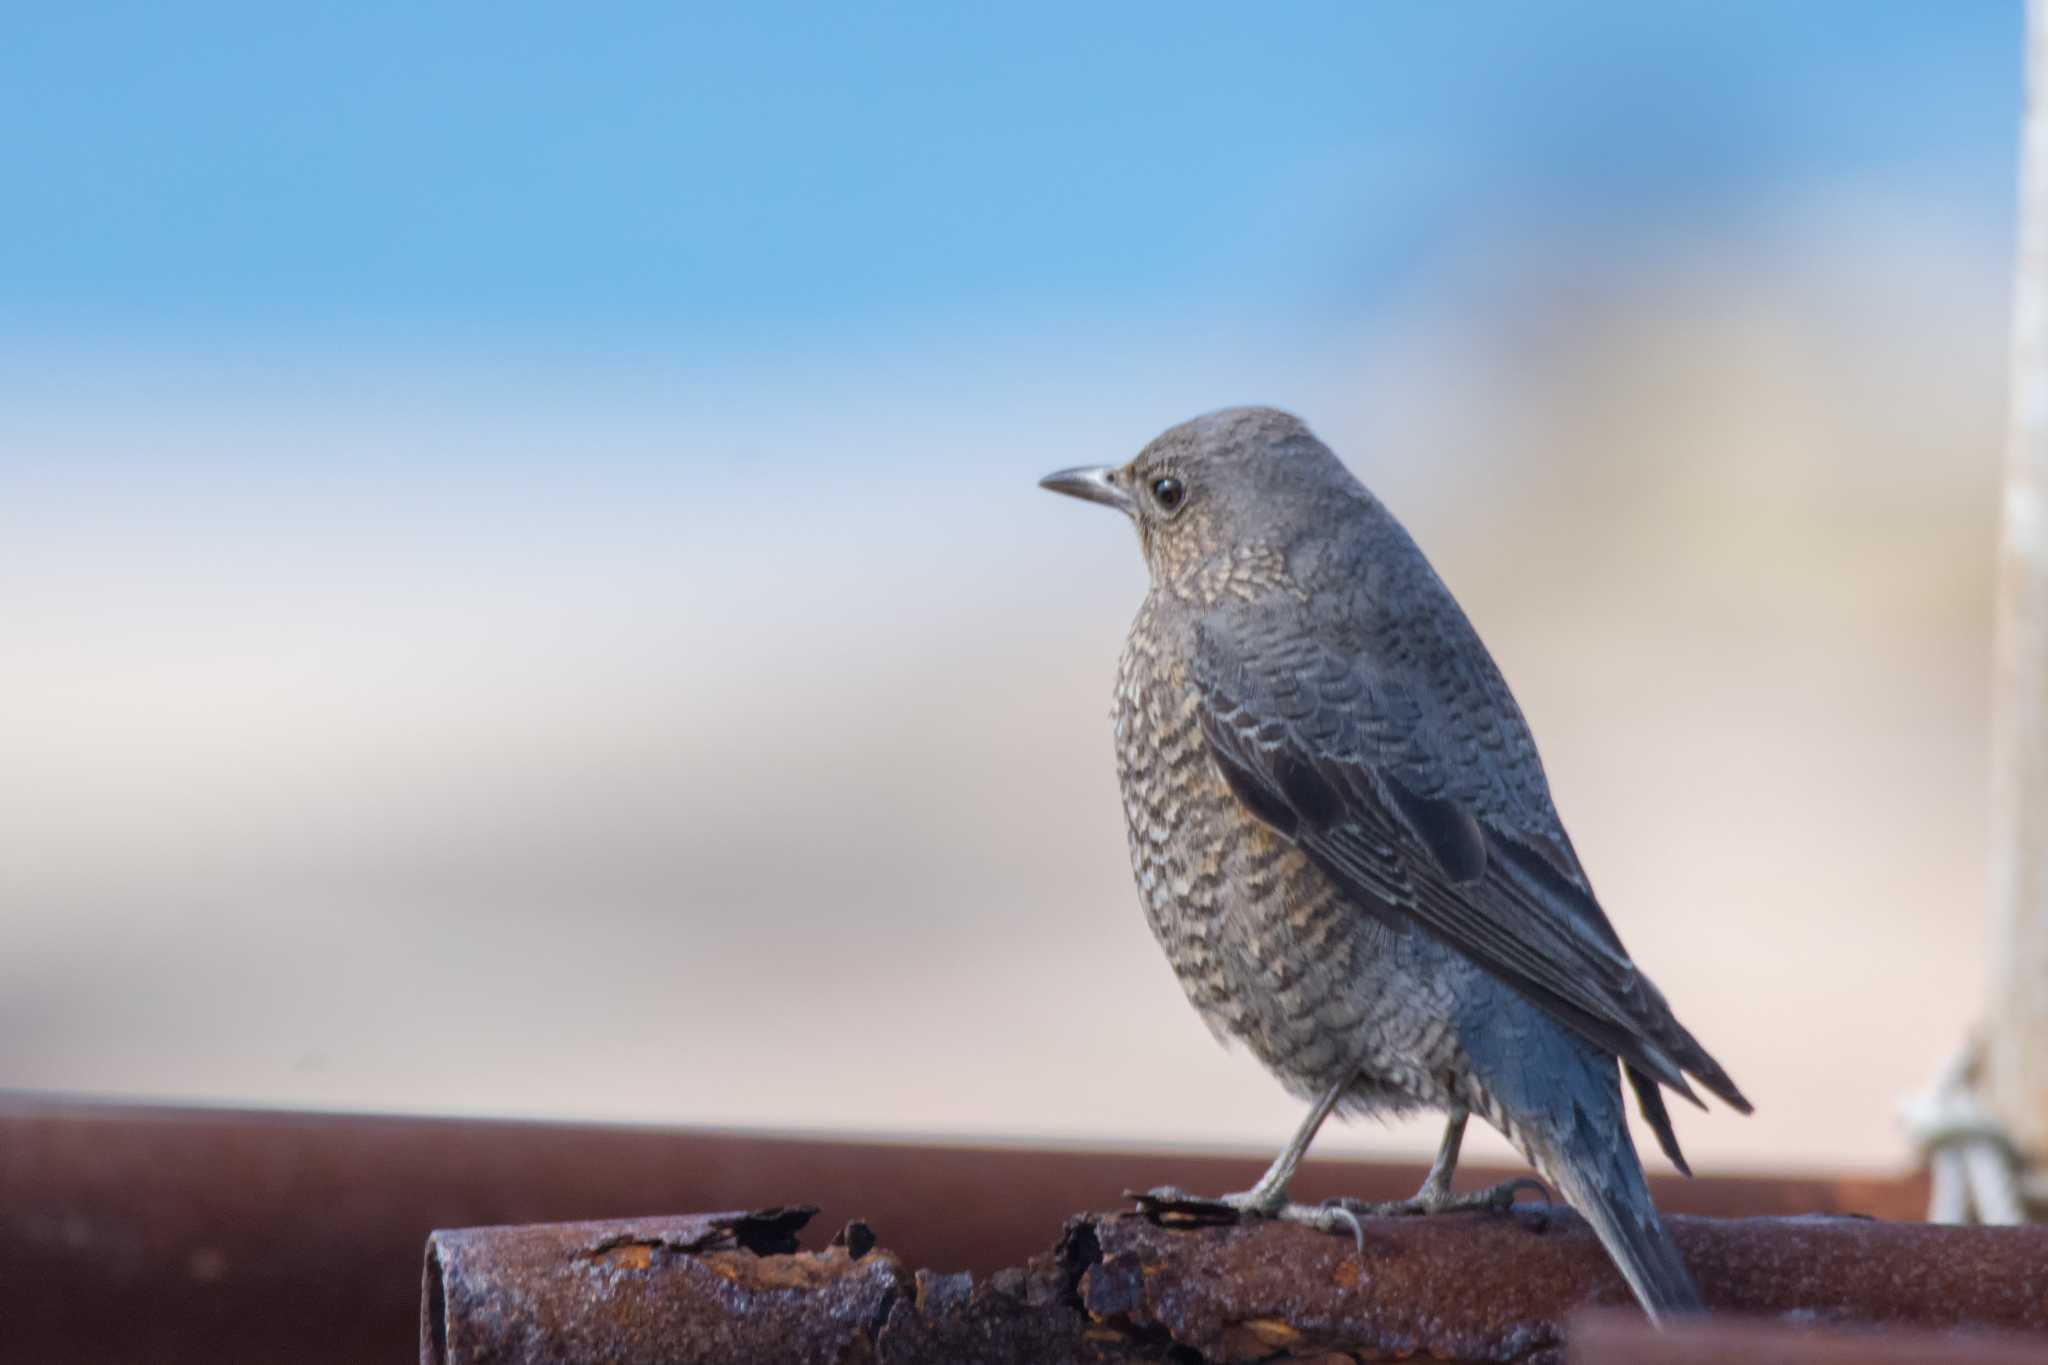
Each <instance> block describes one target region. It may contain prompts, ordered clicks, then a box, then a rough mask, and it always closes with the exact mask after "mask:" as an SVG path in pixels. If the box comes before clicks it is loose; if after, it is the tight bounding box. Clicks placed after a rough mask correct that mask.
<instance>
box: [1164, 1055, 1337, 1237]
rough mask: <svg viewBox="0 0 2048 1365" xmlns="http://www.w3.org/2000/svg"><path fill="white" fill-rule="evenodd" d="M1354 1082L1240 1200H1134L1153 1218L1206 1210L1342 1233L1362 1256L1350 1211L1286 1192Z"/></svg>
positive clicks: (1170, 1195)
mask: <svg viewBox="0 0 2048 1365" xmlns="http://www.w3.org/2000/svg"><path fill="white" fill-rule="evenodd" d="M1351 1079H1352V1078H1351V1077H1349V1076H1346V1077H1345V1078H1344V1079H1343V1080H1341V1081H1339V1082H1337V1084H1335V1085H1333V1086H1331V1087H1330V1089H1329V1091H1328V1093H1326V1094H1325V1095H1324V1096H1323V1097H1322V1098H1321V1099H1319V1100H1317V1101H1316V1103H1315V1107H1314V1108H1312V1109H1310V1110H1309V1111H1308V1117H1307V1118H1305V1119H1303V1120H1302V1121H1301V1126H1300V1127H1299V1128H1297V1129H1295V1130H1294V1136H1293V1137H1291V1138H1289V1139H1288V1141H1287V1146H1286V1147H1284V1148H1282V1149H1281V1151H1280V1155H1279V1156H1276V1157H1274V1158H1273V1164H1272V1165H1270V1166H1268V1167H1267V1168H1266V1173H1265V1174H1264V1175H1262V1176H1260V1177H1259V1179H1258V1183H1257V1184H1255V1185H1253V1186H1252V1187H1251V1188H1250V1189H1248V1190H1243V1191H1240V1192H1239V1193H1237V1194H1226V1195H1223V1196H1222V1197H1220V1198H1217V1199H1203V1198H1201V1197H1199V1196H1196V1195H1191V1194H1189V1193H1188V1192H1187V1191H1185V1190H1181V1189H1176V1188H1174V1187H1173V1186H1171V1185H1166V1186H1162V1187H1160V1188H1159V1189H1156V1190H1151V1191H1148V1192H1147V1193H1145V1194H1141V1195H1135V1196H1133V1197H1134V1198H1136V1199H1137V1201H1138V1204H1139V1206H1140V1207H1141V1208H1143V1209H1145V1210H1146V1211H1147V1212H1149V1213H1162V1212H1164V1213H1177V1214H1180V1215H1182V1216H1184V1217H1185V1216H1190V1215H1193V1216H1196V1217H1199V1215H1200V1214H1201V1213H1202V1212H1203V1211H1204V1210H1209V1209H1213V1210H1219V1211H1222V1212H1224V1213H1226V1214H1228V1215H1229V1216H1232V1217H1235V1218H1237V1219H1239V1220H1243V1219H1248V1218H1277V1219H1279V1220H1280V1221H1281V1222H1285V1223H1301V1224H1303V1225H1304V1226H1307V1227H1312V1228H1315V1229H1317V1230H1318V1231H1321V1232H1335V1231H1337V1230H1338V1229H1339V1228H1342V1229H1344V1230H1345V1231H1348V1232H1349V1233H1350V1234H1351V1235H1352V1236H1353V1237H1354V1238H1356V1239H1357V1241H1358V1247H1359V1250H1361V1251H1363V1250H1364V1249H1365V1229H1364V1227H1362V1226H1361V1225H1360V1224H1359V1221H1358V1218H1357V1216H1356V1215H1355V1214H1353V1213H1352V1212H1351V1210H1350V1209H1348V1208H1345V1207H1343V1206H1342V1205H1340V1204H1335V1203H1324V1204H1296V1203H1294V1202H1292V1201H1291V1200H1289V1199H1288V1197H1287V1186H1288V1183H1289V1182H1290V1181H1292V1180H1293V1179H1294V1168H1295V1167H1297V1166H1299V1165H1300V1164H1301V1159H1302V1157H1303V1156H1305V1155H1307V1153H1308V1145H1309V1144H1310V1143H1311V1142H1314V1141H1315V1139H1316V1131H1317V1130H1318V1129H1320V1128H1321V1127H1322V1126H1323V1120H1324V1119H1326V1118H1328V1117H1330V1111H1331V1110H1332V1109H1335V1108H1336V1107H1337V1101H1338V1100H1340V1099H1342V1098H1343V1097H1344V1092H1345V1091H1347V1090H1349V1089H1350V1088H1351Z"/></svg>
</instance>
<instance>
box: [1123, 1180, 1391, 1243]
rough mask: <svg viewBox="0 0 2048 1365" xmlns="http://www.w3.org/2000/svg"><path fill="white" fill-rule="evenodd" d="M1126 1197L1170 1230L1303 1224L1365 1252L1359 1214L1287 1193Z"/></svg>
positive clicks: (1178, 1192) (1174, 1192) (1177, 1192)
mask: <svg viewBox="0 0 2048 1365" xmlns="http://www.w3.org/2000/svg"><path fill="white" fill-rule="evenodd" d="M1124 1197H1125V1198H1126V1199H1131V1200H1135V1201H1136V1203H1137V1205H1138V1212H1140V1213H1142V1214H1144V1215H1145V1216H1146V1217H1148V1218H1151V1219H1153V1220H1154V1221H1156V1222H1159V1223H1162V1224H1165V1225H1166V1226H1169V1227H1205V1226H1213V1225H1215V1224H1218V1223H1248V1222H1250V1221H1252V1220H1253V1219H1255V1218H1270V1219H1273V1220H1274V1221H1276V1222H1281V1223H1299V1224H1300V1225H1301V1226H1303V1227H1307V1228H1314V1229H1315V1230H1316V1231H1317V1232H1348V1233H1350V1234H1351V1237H1352V1240H1353V1241H1355V1242H1356V1243H1357V1244H1358V1249H1359V1251H1361V1252H1363V1251H1364V1250H1365V1226H1364V1224H1362V1223H1360V1222H1359V1221H1358V1215H1357V1214H1355V1213H1353V1212H1352V1211H1351V1210H1350V1209H1348V1208H1345V1207H1343V1206H1342V1205H1341V1204H1339V1203H1336V1202H1335V1201H1329V1202H1325V1203H1321V1204H1297V1203H1295V1202H1293V1201H1292V1200H1290V1199H1289V1198H1288V1197H1287V1191H1285V1190H1264V1189H1256V1188H1255V1189H1249V1190H1245V1191H1242V1192H1241V1193H1238V1194H1225V1195H1219V1196H1217V1197H1216V1198H1214V1199H1209V1198H1205V1197H1203V1196H1201V1195H1197V1194H1189V1193H1188V1192H1187V1191H1186V1190H1183V1189H1178V1188H1176V1187H1174V1186H1172V1185H1162V1186H1160V1187H1159V1188H1158V1189H1156V1190H1146V1191H1144V1192H1142V1193H1140V1192H1139V1191H1137V1190H1125V1191H1124Z"/></svg>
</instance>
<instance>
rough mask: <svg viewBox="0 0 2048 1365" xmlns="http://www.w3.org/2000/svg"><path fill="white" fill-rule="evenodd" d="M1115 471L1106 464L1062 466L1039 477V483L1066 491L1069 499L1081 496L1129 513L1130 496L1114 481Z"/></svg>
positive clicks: (1127, 514)
mask: <svg viewBox="0 0 2048 1365" xmlns="http://www.w3.org/2000/svg"><path fill="white" fill-rule="evenodd" d="M1116 473H1117V471H1116V470H1114V469H1111V468H1107V467H1103V468H1088V467H1083V468H1080V469H1062V470H1060V471H1059V472H1058V473H1057V474H1048V475H1046V476H1045V477H1044V478H1042V479H1040V480H1039V481H1038V486H1039V487H1040V488H1050V489H1051V490H1052V491H1053V492H1055V493H1065V494H1066V495H1067V496H1068V497H1070V498H1080V499H1082V500H1083V501H1085V502H1099V503H1101V504H1102V505H1103V506H1105V507H1114V508H1115V509H1116V510H1117V511H1119V512H1122V513H1123V514H1124V515H1126V516H1129V515H1130V511H1131V495H1130V494H1128V493H1126V492H1125V491H1124V490H1123V486H1122V485H1121V484H1119V483H1118V482H1117V481H1116Z"/></svg>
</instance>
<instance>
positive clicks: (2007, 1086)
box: [1977, 0, 2048, 1170]
mask: <svg viewBox="0 0 2048 1365" xmlns="http://www.w3.org/2000/svg"><path fill="white" fill-rule="evenodd" d="M2026 90H2027V93H2026V101H2027V103H2026V112H2025V115H2024V117H2023V121H2022V124H2021V128H2022V132H2021V137H2020V222H2019V242H2018V270H2017V275H2016V278H2015V281H2014V287H2013V324H2012V327H2013V332H2012V392H2011V400H2010V401H2011V426H2010V430H2009V432H2008V436H2007V446H2006V461H2005V507H2004V532H2003V536H2002V539H2001V544H2000V549H1999V560H2000V563H1999V590H1998V655H1997V674H1996V684H1995V686H1996V692H1995V695H1994V701H1993V719H1992V742H1993V743H1992V759H1991V769H1992V806H1991V810H1992V846H1991V858H1992V867H1991V874H1992V875H1991V895H1992V902H1991V941H1990V958H1991V963H1990V966H1991V983H1990V984H1991V999H1990V1010H1989V1012H1988V1014H1987V1016H1986V1018H1985V1024H1984V1037H1983V1053H1982V1058H1981V1064H1980V1066H1979V1067H1978V1068H1977V1088H1978V1091H1979V1094H1980V1097H1981V1099H1982V1101H1983V1103H1984V1106H1985V1108H1986V1110H1987V1111H1988V1113H1989V1116H1990V1117H1991V1118H1992V1119H1993V1120H1995V1121H1996V1122H1997V1124H1998V1126H1999V1128H2000V1129H2002V1130H2003V1132H2004V1134H2005V1137H2006V1139H2007V1141H2008V1142H2010V1144H2011V1145H2012V1148H2013V1152H2014V1155H2016V1156H2017V1157H2018V1158H2019V1159H2020V1160H2021V1161H2022V1162H2023V1163H2025V1164H2026V1165H2029V1166H2031V1167H2033V1168H2034V1169H2036V1170H2039V1169H2043V1168H2044V1167H2048V107H2044V105H2048V0H2029V3H2028V6H2027V59H2026Z"/></svg>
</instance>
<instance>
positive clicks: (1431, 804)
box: [1192, 617, 1749, 1136]
mask: <svg viewBox="0 0 2048 1365" xmlns="http://www.w3.org/2000/svg"><path fill="white" fill-rule="evenodd" d="M1415 621H1416V618H1414V617H1410V618H1408V623H1407V624H1406V625H1405V626H1403V627H1402V628H1403V629H1412V628H1414V625H1415ZM1453 625H1454V627H1456V628H1458V629H1460V630H1461V632H1462V634H1464V635H1465V636H1467V637H1469V639H1467V640H1461V641H1455V642H1446V641H1442V640H1437V641H1421V640H1414V639H1412V638H1411V639H1408V640H1405V641H1403V640H1398V639H1397V640H1393V641H1382V642H1381V643H1382V644H1383V645H1386V646H1388V647H1387V648H1385V649H1383V650H1382V649H1376V650H1373V651H1371V654H1372V661H1371V662H1368V661H1366V659H1365V658H1364V657H1363V654H1364V651H1347V650H1344V649H1340V648H1338V647H1336V646H1334V645H1332V644H1330V643H1328V642H1327V641H1325V640H1324V639H1320V638H1317V637H1316V636H1315V635H1314V634H1313V633H1294V634H1281V633H1278V632H1268V633H1265V634H1264V635H1263V636H1262V635H1261V633H1260V632H1258V631H1256V630H1255V629H1254V630H1247V629H1245V628H1244V622H1243V621H1242V618H1239V619H1238V620H1236V621H1233V622H1232V623H1231V627H1232V628H1229V629H1215V628H1211V627H1210V626H1205V627H1204V628H1202V629H1200V630H1199V631H1198V634H1197V648H1196V657H1195V660H1194V668H1193V670H1192V678H1193V681H1194V684H1195V686H1196V688H1197V689H1198V692H1199V703H1200V710H1199V715H1200V719H1201V726H1202V733H1203V735H1204V736H1205V737H1206V738H1207V740H1208V744H1209V748H1210V751H1211V754H1212V756H1213V757H1214V759H1215V761H1216V766H1217V768H1218V770H1219V771H1220V772H1221V773H1222V775H1223V777H1224V779H1225V781H1226V782H1228V784H1229V786H1230V788H1231V790H1232V791H1233V792H1234V793H1235V794H1236V795H1237V797H1238V799H1239V800H1241V801H1242V802H1243V803H1244V804H1245V806H1246V807H1247V808H1248V809H1250V810H1251V811H1252V812H1253V813H1254V814H1255V815H1257V816H1258V817H1259V818H1260V819H1261V820H1263V821H1265V822H1266V823H1267V824H1269V825H1271V826H1272V827H1273V828H1274V829H1276V830H1278V831H1279V832H1280V833H1281V834H1283V835H1285V836H1286V837H1287V838H1288V839H1290V840H1291V841H1293V843H1294V844H1295V845H1296V846H1298V847H1299V848H1300V849H1301V850H1302V851H1303V852H1304V853H1305V854H1306V855H1307V856H1308V857H1309V859H1310V860H1311V861H1313V862H1314V863H1315V864H1316V865H1317V866H1318V867H1319V868H1321V869H1322V870H1323V871H1324V872H1325V873H1326V874H1328V875H1329V876H1330V877H1332V878H1334V879H1335V880H1336V881H1337V883H1338V884H1339V885H1340V886H1342V887H1344V888H1345V890H1346V891H1347V892H1349V893H1350V894H1351V896H1352V898H1353V900H1354V901H1355V902H1356V903H1357V904H1358V905H1359V906H1360V907H1361V908H1362V909H1364V910H1366V911H1367V912H1368V913H1372V914H1375V915H1377V916H1379V917H1381V918H1382V919H1385V920H1387V921H1389V922H1392V923H1397V924H1398V923H1403V922H1406V923H1409V924H1413V925H1417V926H1420V927H1421V928H1422V929H1424V930H1426V931H1427V932H1429V933H1430V934H1433V935H1434V936H1436V937H1437V938H1438V939H1440V940H1442V941H1443V942H1444V943H1446V944H1448V945H1450V946H1451V947H1452V948H1454V949H1456V950H1457V951H1458V952H1460V953H1462V954H1464V955H1465V956H1467V957H1469V958H1471V959H1472V960H1473V961H1474V962H1476V963H1478V964H1479V965H1480V966H1482V967H1484V968H1485V969H1486V970H1488V971H1490V972H1492V973H1493V974H1494V975H1496V976H1498V977H1499V978H1501V979H1502V980H1503V981H1505V982H1507V983H1508V984H1509V985H1511V986H1513V987H1515V988H1516V989H1517V990H1519V991H1521V992H1522V994H1524V995H1525V996H1527V997H1528V998H1529V999H1531V1000H1533V1001H1534V1002H1535V1003H1536V1004H1537V1005H1539V1006H1541V1007H1542V1008H1544V1009H1545V1010H1547V1011H1549V1012H1550V1013H1551V1014H1552V1015H1554V1016H1555V1017H1556V1018H1557V1019H1559V1020H1560V1021H1561V1022H1563V1023H1565V1024H1566V1025H1568V1026H1570V1027H1572V1028H1573V1029H1576V1030H1577V1031H1578V1032H1580V1033H1581V1034H1583V1035H1584V1036H1586V1037H1587V1038H1590V1039H1591V1040H1592V1041H1594V1042H1595V1043H1597V1044H1599V1045H1600V1046H1602V1047H1604V1048H1606V1049H1608V1050H1609V1051H1611V1052H1613V1053H1614V1054H1615V1055H1616V1056H1618V1057H1620V1058H1621V1059H1622V1060H1623V1061H1624V1062H1625V1063H1627V1064H1628V1065H1629V1066H1630V1067H1631V1068H1633V1069H1636V1070H1639V1071H1641V1072H1644V1073H1647V1075H1648V1076H1651V1077H1654V1078H1655V1079H1657V1080H1658V1081H1661V1082H1663V1083H1664V1084H1666V1085H1668V1086H1670V1087H1671V1088H1672V1089H1674V1090H1676V1091H1678V1092H1679V1093H1680V1094H1682V1095H1684V1096H1686V1097H1687V1098H1688V1099H1693V1100H1694V1101H1695V1103H1697V1097H1696V1096H1694V1095H1693V1093H1692V1091H1691V1089H1690V1087H1689V1086H1688V1085H1687V1083H1686V1079H1685V1076H1686V1074H1687V1073H1690V1074H1692V1075H1693V1076H1695V1077H1697V1078H1698V1079H1699V1081H1700V1083H1701V1084H1703V1085H1704V1086H1705V1087H1706V1088H1707V1089H1708V1090H1710V1091H1712V1092H1713V1093H1714V1094H1716V1095H1719V1096H1720V1097H1721V1098H1722V1099H1724V1100H1726V1101H1727V1102H1728V1103H1729V1104H1731V1105H1734V1106H1735V1107H1736V1108H1738V1109H1741V1110H1743V1111H1745V1112H1747V1111H1748V1109H1749V1103H1748V1101H1747V1100H1745V1099H1743V1097H1742V1094H1741V1092H1740V1091H1739V1090H1737V1089H1736V1088H1735V1084H1734V1082H1733V1081H1731V1080H1730V1079H1729V1078H1728V1076H1727V1074H1726V1073H1725V1072H1724V1071H1722V1069H1721V1068H1720V1066H1719V1065H1718V1064H1716V1063H1715V1061H1714V1059H1713V1058H1712V1057H1710V1056H1708V1055H1707V1053H1706V1050H1705V1049H1704V1048H1702V1047H1701V1046H1700V1045H1699V1043H1698V1042H1697V1041H1696V1040H1695V1039H1694V1038H1693V1037H1692V1035H1691V1034H1690V1033H1688V1032H1687V1031H1686V1030H1685V1028H1684V1026H1683V1025H1681V1024H1680V1023H1679V1022H1678V1020H1677V1018H1676V1017H1675V1016H1674V1015H1673V1014H1672V1012H1671V1008H1670V1006H1669V1005H1667V1004H1666V1003H1665V1002H1664V998H1663V996H1662V995H1661V994H1659V993H1658V991H1657V988H1656V987H1655V986H1654V985H1652V984H1651V983H1650V981H1649V980H1648V979H1647V978H1646V977H1644V976H1643V975H1642V973H1641V972H1639V971H1638V970H1637V969H1636V966H1635V964H1634V963H1633V962H1631V961H1630V960H1629V956H1628V953H1627V951H1626V950H1625V949H1624V948H1623V947H1622V945H1621V940H1620V938H1619V937H1618V936H1617V935H1616V934H1615V932H1614V928H1613V926H1612V925H1611V924H1610V923H1609V922H1608V919H1607V916H1606V914H1605V912H1603V911H1602V910H1601V908H1600V905H1599V902H1598V901H1596V900H1595V899H1594V898H1593V893H1592V889H1591V887H1590V886H1589V885H1588V884H1587V881H1586V878H1585V875H1584V873H1583V872H1582V871H1581V870H1580V868H1579V864H1578V859H1577V857H1576V855H1575V854H1574V853H1573V852H1572V849H1571V845H1570V842H1569V841H1568V840H1567V839H1566V838H1565V835H1564V829H1563V826H1562V825H1561V824H1560V823H1559V822H1558V819H1557V815H1556V812H1555V810H1554V809H1553V808H1552V806H1551V804H1550V797H1549V792H1548V788H1547V786H1546V784H1545V782H1544V779H1543V772H1542V767H1541V764H1540V762H1539V761H1538V760H1537V758H1536V750H1535V744H1534V741H1533V740H1532V739H1531V738H1530V736H1529V732H1528V727H1527V725H1526V723H1525V722H1524V721H1523V720H1522V717H1521V713H1520V711H1519V710H1518V709H1517V708H1516V707H1515V704H1514V701H1513V698H1512V697H1511V696H1509V695H1508V692H1507V687H1506V684H1505V683H1504V682H1503V681H1501V679H1500V676H1499V673H1498V671H1497V670H1495V669H1494V668H1493V665H1492V662H1491V660H1490V659H1489V658H1488V656H1487V655H1486V653H1485V650H1484V648H1483V647H1482V646H1480V645H1479V642H1478V640H1477V637H1476V635H1472V633H1471V629H1470V627H1469V625H1466V624H1465V623H1464V622H1463V620H1462V618H1458V619H1457V620H1456V621H1454V622H1453ZM1447 643H1448V644H1452V645H1455V646H1458V647H1454V648H1444V647H1442V646H1444V645H1445V644H1447ZM1465 646H1469V647H1465ZM1642 1088H1645V1087H1642V1086H1639V1087H1638V1089H1642ZM1647 1088H1649V1089H1651V1090H1652V1092H1653V1093H1654V1087H1647ZM1659 1107H1660V1108H1661V1104H1660V1106H1659ZM1665 1126H1666V1127H1668V1126H1669V1125H1668V1121H1667V1123H1666V1125H1665ZM1660 1136H1661V1134H1660Z"/></svg>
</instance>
